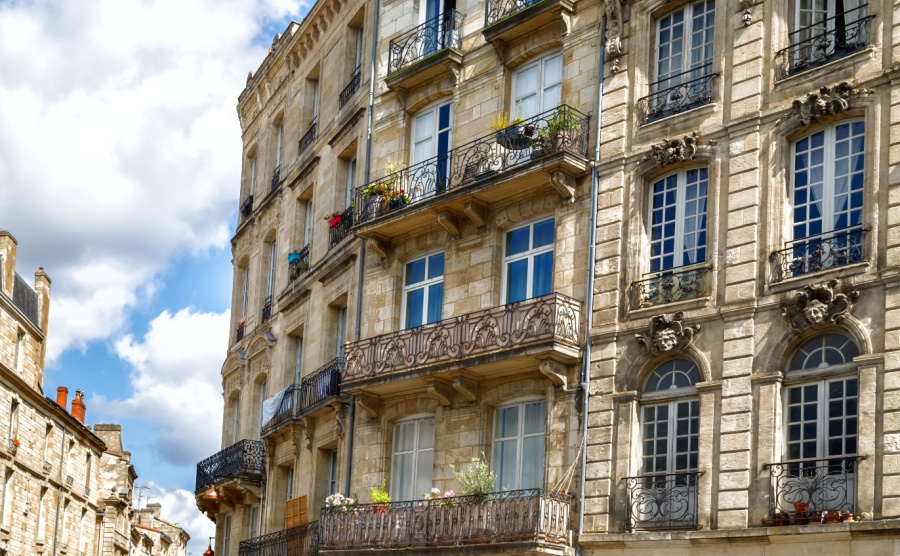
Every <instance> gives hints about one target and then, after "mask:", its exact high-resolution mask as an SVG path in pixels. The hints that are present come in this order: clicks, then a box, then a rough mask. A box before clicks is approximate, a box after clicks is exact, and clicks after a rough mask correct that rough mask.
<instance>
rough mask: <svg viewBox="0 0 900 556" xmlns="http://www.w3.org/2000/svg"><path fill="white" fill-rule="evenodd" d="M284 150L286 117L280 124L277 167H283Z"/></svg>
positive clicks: (276, 158)
mask: <svg viewBox="0 0 900 556" xmlns="http://www.w3.org/2000/svg"><path fill="white" fill-rule="evenodd" d="M283 150H284V118H282V119H281V122H280V123H279V124H278V146H277V147H276V151H275V169H276V170H278V169H280V168H281V157H282V151H283Z"/></svg>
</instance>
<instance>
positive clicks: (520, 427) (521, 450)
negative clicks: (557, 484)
mask: <svg viewBox="0 0 900 556" xmlns="http://www.w3.org/2000/svg"><path fill="white" fill-rule="evenodd" d="M535 403H542V404H543V405H544V423H543V425H544V428H543V430H542V431H541V432H536V433H529V434H525V406H526V405H529V404H535ZM511 407H518V408H519V411H518V424H517V425H516V436H505V437H494V438H492V439H491V467H492V469H493V471H494V473H495V474H496V476H497V484H496V485H495V486H494V488H495V489H496V490H497V491H498V492H500V491H504V490H519V489H521V488H522V461H523V457H524V454H525V439H526V438H535V437H538V436H540V437H543V439H544V443H543V447H542V450H541V477H542V478H541V483H542V484H541V485H539V487H541V486H543V482H544V479H543V477H544V476H545V474H546V471H547V431H548V430H549V427H548V418H549V414H550V407H549V405H548V404H547V400H546V399H545V398H542V397H539V396H533V397H532V396H529V397H525V398H518V399H516V400H513V402H512V403H506V404H503V405H502V406H498V407H497V408H496V409H494V420H493V423H492V424H491V425H492V426H491V433H492V434H493V432H494V431H495V430H496V428H497V419H499V417H500V412H501V411H502V410H504V409H508V408H511ZM509 440H515V441H516V471H515V484H513V485H504V484H502V480H503V478H502V477H501V474H500V473H501V471H500V469H497V468H496V467H495V465H497V464H498V463H499V462H497V461H495V459H496V454H497V450H496V446H497V444H498V443H500V442H505V441H509ZM507 487H508V488H507ZM528 488H534V487H528Z"/></svg>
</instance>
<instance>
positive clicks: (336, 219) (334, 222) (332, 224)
mask: <svg viewBox="0 0 900 556" xmlns="http://www.w3.org/2000/svg"><path fill="white" fill-rule="evenodd" d="M340 225H341V215H340V214H335V215H334V216H332V217H331V218H329V219H328V227H329V228H337V227H338V226H340Z"/></svg>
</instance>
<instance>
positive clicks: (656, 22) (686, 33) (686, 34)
mask: <svg viewBox="0 0 900 556" xmlns="http://www.w3.org/2000/svg"><path fill="white" fill-rule="evenodd" d="M701 3H703V4H707V3H712V5H713V21H712V26H711V27H712V31H713V39H712V47H713V48H712V54H711V55H710V57H709V58H704V62H703V63H702V64H700V65H699V66H697V67H694V68H692V67H691V66H692V64H691V62H690V53H691V51H692V50H694V48H695V46H694V44H693V35H694V32H695V30H694V28H693V22H694V17H695V15H694V8H695V7H696V6H697V5H698V4H701ZM688 10H690V16H688ZM679 11H681V12H683V13H684V19H683V23H682V25H683V26H684V27H683V31H682V34H681V37H682V41H683V46H682V49H681V56H682V62H681V71H680V72H678V73H676V74H672V72H671V70H670V71H669V73H668V74H667V75H668V77H666V78H665V80H666V81H667V82H669V83H668V85H666V86H665V87H660V86H659V82H660V81H662V78H660V71H659V64H660V51H661V50H662V46H663V45H662V39H661V35H662V28H661V24H662V21H663V20H664V19H665V18H667V17H669V16H674V15H675V14H677V13H678V12H679ZM715 12H716V6H715V2H714V1H712V0H693V1H689V2H685V3H684V4H682V5H681V6H679V7H677V8H675V9H672V10H669V11H667V12H665V13H663V14H660V15H659V16H658V17H655V18H653V28H654V49H653V56H652V61H653V66H652V67H653V71H652V73H651V75H652V76H653V79H654V81H652V82H651V83H650V93H651V94H654V93H659V92H662V91H665V90H667V89H670V88H672V87H677V86H678V85H680V84H684V83H685V82H686V81H690V80H691V79H696V78H699V77H705V76H707V75H710V74H712V73H713V71H712V69H713V68H712V65H713V61H714V60H715V40H716V14H715ZM704 29H705V28H704ZM668 44H671V41H670V42H669V43H668ZM703 44H704V45H705V43H703ZM703 67H708V68H709V69H708V70H707V71H706V72H704V73H701V74H699V75H697V76H696V77H688V78H687V80H685V79H681V81H680V83H678V84H672V83H671V81H672V79H673V77H676V76H679V75H684V74H686V73H689V72H692V71H695V70H701V69H702V68H703Z"/></svg>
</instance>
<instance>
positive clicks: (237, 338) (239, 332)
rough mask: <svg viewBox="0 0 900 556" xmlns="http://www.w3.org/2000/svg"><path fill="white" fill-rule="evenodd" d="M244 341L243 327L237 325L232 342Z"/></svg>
mask: <svg viewBox="0 0 900 556" xmlns="http://www.w3.org/2000/svg"><path fill="white" fill-rule="evenodd" d="M243 339H244V325H243V324H241V325H238V327H237V330H235V332H234V341H235V342H240V341H241V340H243Z"/></svg>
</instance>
